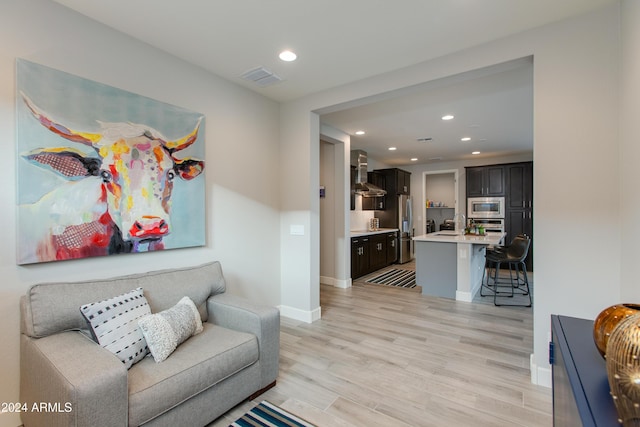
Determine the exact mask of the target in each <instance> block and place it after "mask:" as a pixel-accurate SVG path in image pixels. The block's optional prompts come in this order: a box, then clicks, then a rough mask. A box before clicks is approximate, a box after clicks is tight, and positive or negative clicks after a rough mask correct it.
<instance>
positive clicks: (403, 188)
mask: <svg viewBox="0 0 640 427" xmlns="http://www.w3.org/2000/svg"><path fill="white" fill-rule="evenodd" d="M374 172H376V173H378V174H381V175H382V176H383V177H384V182H385V186H384V187H382V188H384V189H385V190H386V191H387V197H389V196H396V195H398V194H406V195H409V194H411V172H407V171H405V170H402V169H398V168H390V169H376V170H375V171H374Z"/></svg>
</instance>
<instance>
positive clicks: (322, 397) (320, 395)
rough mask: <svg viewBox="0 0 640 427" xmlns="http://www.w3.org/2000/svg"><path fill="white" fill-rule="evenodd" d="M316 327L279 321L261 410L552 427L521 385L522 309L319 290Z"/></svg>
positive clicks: (352, 422) (525, 363)
mask: <svg viewBox="0 0 640 427" xmlns="http://www.w3.org/2000/svg"><path fill="white" fill-rule="evenodd" d="M320 295H321V306H322V319H321V320H319V321H317V322H314V323H313V324H306V323H302V322H297V321H293V320H290V319H286V318H282V322H281V350H280V376H279V378H278V384H277V386H276V387H275V388H273V389H271V390H270V391H268V392H266V393H264V394H263V395H261V396H259V397H258V398H257V399H256V400H255V401H254V402H245V403H243V404H240V405H238V406H237V407H236V408H234V409H232V410H231V411H229V412H228V413H227V414H225V415H224V416H223V417H222V418H221V419H219V420H217V421H216V422H215V423H213V424H211V426H212V427H221V426H227V425H228V424H229V423H230V422H232V421H234V420H235V419H236V418H238V417H239V416H240V415H242V414H243V413H244V412H245V411H247V410H249V409H250V408H251V407H252V406H254V405H255V404H257V403H258V402H260V401H261V400H269V401H270V402H272V403H274V404H276V405H279V406H281V407H282V408H284V409H286V410H289V411H290V412H292V413H294V414H296V415H298V416H300V417H302V418H305V419H306V420H308V421H309V422H312V423H314V424H316V425H317V426H320V427H323V426H331V427H333V426H366V427H369V426H383V427H389V426H463V425H472V426H474V427H481V426H500V427H502V426H528V427H535V426H551V425H552V420H551V390H550V389H548V388H544V387H539V386H534V385H532V384H531V382H530V373H529V355H530V354H531V353H532V350H533V343H532V340H533V333H532V321H533V320H532V317H533V316H532V310H531V308H520V307H518V308H516V307H494V306H493V305H492V304H478V303H463V302H456V301H453V300H448V299H443V298H432V297H427V296H423V295H422V294H419V293H416V292H412V291H408V290H404V289H395V288H391V287H387V286H375V285H364V284H363V283H362V282H354V286H353V287H352V288H350V289H338V288H334V287H331V286H325V285H322V286H321V292H320Z"/></svg>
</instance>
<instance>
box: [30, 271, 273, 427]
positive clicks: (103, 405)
mask: <svg viewBox="0 0 640 427" xmlns="http://www.w3.org/2000/svg"><path fill="white" fill-rule="evenodd" d="M137 287H142V288H143V290H144V296H145V297H146V299H147V300H148V303H149V306H150V307H151V311H152V312H153V313H155V312H159V311H162V310H165V309H168V308H170V307H172V306H173V305H174V304H176V303H177V302H178V301H179V300H180V299H181V298H182V297H183V296H188V297H190V298H191V299H192V300H193V301H194V303H195V305H196V306H197V308H198V311H199V312H200V316H201V318H202V322H203V326H204V331H203V332H202V333H200V334H197V335H194V336H192V337H191V338H189V339H188V340H186V341H185V342H184V343H182V344H181V345H180V346H178V348H177V349H176V350H175V351H174V352H173V354H171V356H169V358H167V359H166V360H165V361H163V362H160V363H156V362H155V361H154V360H153V358H152V357H151V356H147V357H145V358H144V359H143V360H142V361H140V362H138V363H136V364H135V365H133V366H132V367H131V368H130V369H129V370H127V369H126V368H125V367H124V365H123V363H122V362H121V361H120V360H119V359H118V358H116V356H114V355H113V354H112V353H111V352H109V351H107V350H105V349H104V348H102V347H101V346H100V345H98V344H97V343H96V342H94V341H93V340H92V339H91V337H90V335H89V334H88V327H87V323H86V321H85V319H84V317H83V316H82V315H81V313H80V310H79V307H80V306H81V305H83V304H86V303H90V302H94V301H99V300H103V299H107V298H111V297H113V296H115V295H118V294H122V293H125V292H128V291H130V290H131V289H134V288H137ZM225 288H226V286H225V280H224V277H223V275H222V269H221V267H220V263H218V262H212V263H207V264H203V265H200V266H197V267H192V268H182V269H173V270H162V271H155V272H149V273H145V274H137V275H131V276H123V277H116V278H112V279H108V280H92V281H86V282H77V283H44V284H37V285H34V286H32V287H31V288H30V289H29V291H28V292H27V294H26V295H25V296H23V297H22V299H21V303H20V309H21V337H20V401H21V403H22V404H23V405H24V406H23V408H24V409H26V410H25V411H23V412H22V414H21V415H22V421H23V423H24V425H25V427H32V426H47V427H51V426H76V427H82V426H101V427H106V426H127V425H128V426H138V425H145V426H187V425H188V426H204V425H206V424H207V423H210V422H211V421H213V420H214V419H215V418H217V417H219V416H220V415H222V414H224V413H225V412H226V411H228V410H229V409H230V408H232V407H233V406H235V405H237V404H238V403H240V402H242V401H243V400H245V399H247V398H249V397H252V398H253V397H255V396H256V395H257V394H259V393H260V392H262V391H264V390H266V389H267V388H269V387H271V386H273V385H275V380H276V377H277V376H278V357H279V335H280V314H279V312H278V310H277V309H276V308H274V307H264V306H258V305H256V304H252V303H250V302H248V301H246V300H244V299H242V298H238V297H234V296H231V295H228V294H225ZM34 405H35V406H34Z"/></svg>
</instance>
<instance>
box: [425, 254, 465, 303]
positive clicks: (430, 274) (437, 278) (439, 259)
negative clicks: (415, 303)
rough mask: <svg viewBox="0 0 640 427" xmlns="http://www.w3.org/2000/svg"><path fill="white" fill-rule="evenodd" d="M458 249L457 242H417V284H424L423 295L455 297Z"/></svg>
mask: <svg viewBox="0 0 640 427" xmlns="http://www.w3.org/2000/svg"><path fill="white" fill-rule="evenodd" d="M457 251H458V244H457V243H435V242H419V243H416V245H415V256H416V284H417V285H418V286H422V294H423V295H430V296H434V297H443V298H451V299H455V297H456V288H457V283H458V262H457V255H456V254H457ZM418 266H419V267H418Z"/></svg>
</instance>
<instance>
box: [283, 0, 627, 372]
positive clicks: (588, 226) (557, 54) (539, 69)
mask: <svg viewBox="0 0 640 427" xmlns="http://www.w3.org/2000/svg"><path fill="white" fill-rule="evenodd" d="M619 13H620V8H619V5H618V4H614V5H612V6H610V7H607V8H605V9H601V10H597V11H595V12H592V13H589V14H587V15H583V16H580V17H577V18H573V19H570V20H566V21H562V22H558V23H555V24H552V25H548V26H545V27H543V28H538V29H535V30H531V31H527V32H524V33H521V34H518V35H515V36H512V37H508V38H504V39H500V40H497V41H495V42H491V43H487V44H484V45H481V46H478V47H476V48H473V49H468V50H465V51H462V52H459V53H457V54H453V55H449V56H446V57H442V58H439V59H435V60H433V61H428V62H425V63H422V64H418V65H415V66H412V67H408V68H405V69H402V70H399V71H396V72H392V73H388V74H384V75H379V76H375V77H371V78H368V79H364V80H361V81H358V82H355V83H353V84H349V85H345V86H342V87H339V88H335V89H332V90H328V91H325V92H322V93H318V94H315V95H312V96H309V97H306V98H304V99H300V100H297V101H294V102H290V103H288V104H285V105H284V107H283V110H282V117H281V125H282V127H283V128H282V131H283V134H282V138H283V147H285V146H286V147H293V146H295V145H298V146H302V145H307V146H308V147H310V148H311V147H313V144H314V143H315V142H314V141H317V136H316V135H313V134H312V135H311V136H309V133H310V132H311V126H312V124H313V121H314V120H315V119H312V117H313V116H314V114H313V113H311V114H309V112H313V111H317V112H319V113H323V112H328V111H331V110H334V111H335V109H336V108H340V107H342V106H348V105H349V104H350V103H352V102H353V101H354V100H358V99H362V98H366V97H373V98H375V96H376V95H377V94H381V93H383V92H386V91H392V90H396V89H400V88H403V87H407V86H410V85H413V84H419V83H423V82H425V81H430V80H435V79H438V78H442V77H447V76H450V75H454V74H458V73H462V72H466V71H470V70H474V69H479V68H482V67H486V66H489V65H494V64H498V63H502V62H507V61H510V60H513V59H517V58H523V57H528V56H531V55H533V58H534V137H535V141H534V215H535V218H536V220H535V221H536V224H535V230H534V238H535V239H536V247H535V258H536V292H535V298H536V300H535V305H534V336H535V339H534V353H535V355H534V357H533V359H532V367H533V372H532V379H533V380H534V381H539V382H540V383H546V382H547V381H549V380H550V371H549V365H548V362H547V345H548V332H549V329H550V328H549V322H550V319H549V317H550V315H551V314H552V313H561V314H566V315H571V316H576V317H585V318H594V317H595V316H596V315H597V313H599V312H600V311H601V310H602V309H603V308H604V307H606V306H607V305H610V304H613V303H615V302H619V301H620V296H621V292H620V275H621V264H620V257H621V246H622V245H621V238H620V233H621V229H620V220H619V217H620V212H619V207H620V187H621V179H623V178H624V179H627V178H630V177H629V176H625V175H624V174H623V175H621V173H620V172H619V165H620V147H619V142H618V125H619V122H618V120H619V111H620V108H619V96H618V88H619V86H618V84H619V79H618V76H619V69H618V64H619V49H618V47H619V29H620V26H619ZM633 21H634V22H636V23H637V22H638V20H637V19H635V20H633ZM336 105H339V106H340V107H335V106H336ZM305 113H306V114H305ZM303 141H307V143H306V144H303ZM629 145H630V143H629ZM310 148H308V149H303V148H298V149H297V150H296V153H295V154H294V157H293V158H292V160H293V161H295V162H300V163H307V164H309V163H311V164H314V163H316V164H317V162H318V158H317V154H315V153H314V150H311V151H310ZM625 148H627V147H625ZM308 171H310V172H311V174H312V176H311V177H308V179H306V180H305V182H304V183H300V185H302V186H304V185H306V186H307V187H306V191H307V192H309V191H310V190H311V189H313V188H314V187H315V188H317V174H315V177H314V176H313V175H314V172H313V168H311V167H310V168H308ZM460 178H461V180H462V177H460ZM636 180H637V179H636ZM412 185H413V182H412ZM303 194H304V191H302V192H300V193H299V194H297V195H296V194H288V195H283V197H284V198H285V199H287V204H296V207H297V209H298V210H299V211H300V212H301V215H303V216H304V217H305V218H307V219H309V220H310V221H312V223H313V222H314V221H315V220H314V216H315V212H317V208H316V207H315V206H314V205H313V204H311V203H309V201H308V200H305V199H304V197H303ZM594 200H597V202H594ZM636 217H639V216H638V215H636ZM603 218H609V219H610V221H609V222H608V224H607V226H606V227H593V224H600V223H601V221H602V219H603ZM286 223H287V222H286V221H285V222H284V225H286ZM315 223H316V224H317V221H315ZM312 227H314V226H313V225H312ZM585 230H589V233H585ZM559 241H563V242H565V243H566V244H560V245H559V244H558V242H559ZM629 243H630V242H629ZM316 244H317V243H315V242H314V241H313V240H310V241H309V242H308V244H307V245H306V247H305V246H302V245H291V244H289V242H286V241H283V245H282V252H281V253H282V259H283V266H284V265H285V264H287V265H296V267H292V268H294V269H295V270H296V275H299V276H300V277H305V278H306V279H307V280H308V282H309V283H310V284H311V286H309V288H308V289H310V293H309V294H308V295H307V299H306V300H305V301H300V304H302V305H303V306H304V307H305V308H307V309H313V308H314V307H316V306H315V304H316V302H315V301H317V297H316V296H315V293H316V292H317V287H313V285H312V284H313V283H314V282H315V281H317V279H316V278H315V277H314V274H313V272H312V271H311V269H308V268H306V269H305V266H304V265H302V264H295V263H293V262H290V261H293V260H296V259H297V258H304V259H306V260H308V262H311V260H312V259H314V258H315V259H317V255H315V254H314V247H315V246H316ZM567 248H569V249H567ZM301 250H303V251H305V253H304V254H303V253H301ZM585 266H588V267H586V268H585ZM629 268H630V269H631V268H632V267H631V266H629ZM297 286H305V284H303V283H299V282H298V283H292V282H287V283H283V288H282V293H283V295H284V294H285V293H287V292H288V291H289V290H293V289H295V287H297ZM299 294H302V292H299ZM538 374H539V376H538Z"/></svg>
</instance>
